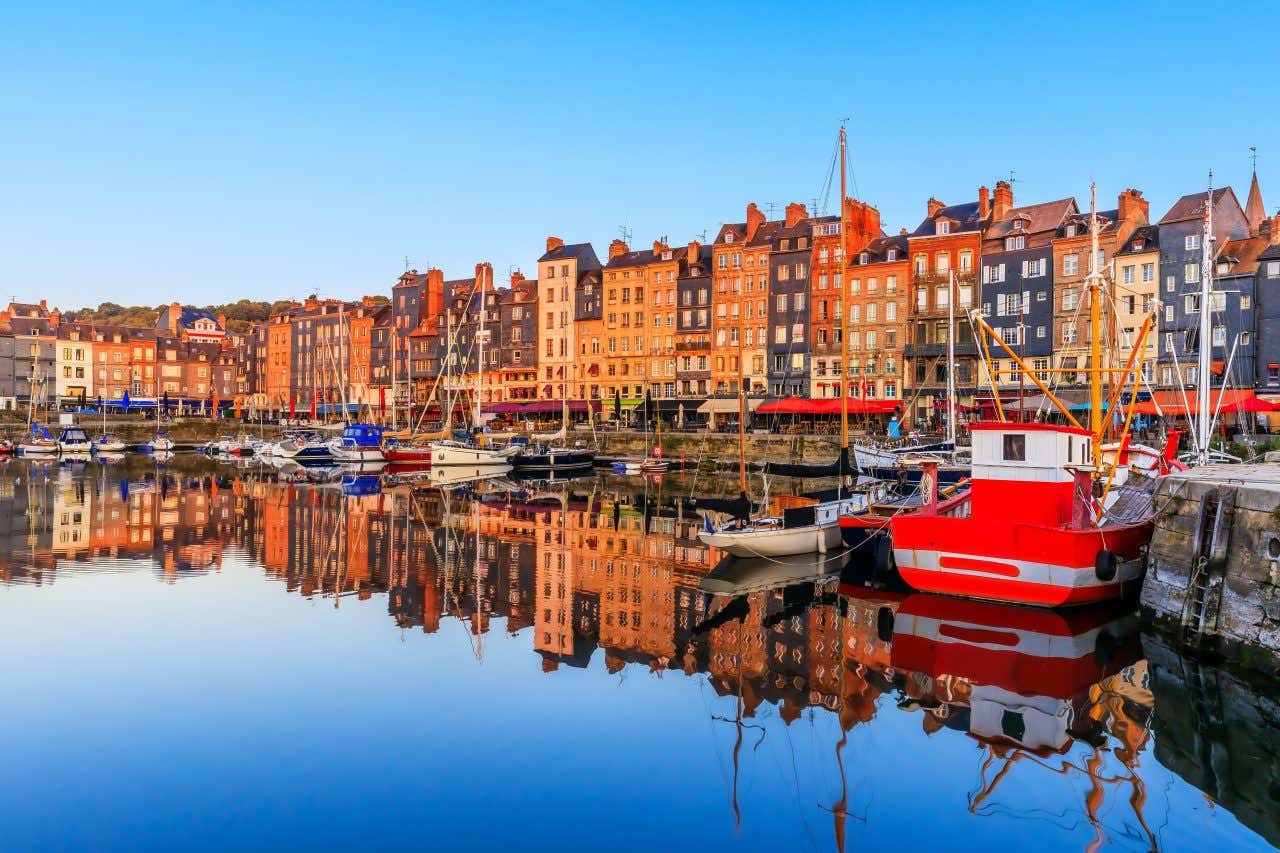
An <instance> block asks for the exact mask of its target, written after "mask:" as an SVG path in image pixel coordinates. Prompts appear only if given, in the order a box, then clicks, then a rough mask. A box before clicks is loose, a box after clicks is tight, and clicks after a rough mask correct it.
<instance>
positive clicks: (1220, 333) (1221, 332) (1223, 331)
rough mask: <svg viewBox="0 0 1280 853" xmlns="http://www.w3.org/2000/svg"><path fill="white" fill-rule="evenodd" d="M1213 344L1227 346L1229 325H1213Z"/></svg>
mask: <svg viewBox="0 0 1280 853" xmlns="http://www.w3.org/2000/svg"><path fill="white" fill-rule="evenodd" d="M1213 345H1214V346H1215V347H1225V346H1226V345H1227V327H1226V326H1214V327H1213Z"/></svg>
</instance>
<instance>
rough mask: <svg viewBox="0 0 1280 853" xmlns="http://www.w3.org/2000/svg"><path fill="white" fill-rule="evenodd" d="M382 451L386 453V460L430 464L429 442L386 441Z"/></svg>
mask: <svg viewBox="0 0 1280 853" xmlns="http://www.w3.org/2000/svg"><path fill="white" fill-rule="evenodd" d="M383 452H384V453H386V456H387V461H388V462H392V463H400V464H411V465H419V464H420V465H424V466H430V464H431V445H429V444H409V443H401V442H388V443H387V445H386V447H385V448H383Z"/></svg>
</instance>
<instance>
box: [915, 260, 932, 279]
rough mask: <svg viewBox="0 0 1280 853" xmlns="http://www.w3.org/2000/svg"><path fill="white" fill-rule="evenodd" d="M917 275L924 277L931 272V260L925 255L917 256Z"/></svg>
mask: <svg viewBox="0 0 1280 853" xmlns="http://www.w3.org/2000/svg"><path fill="white" fill-rule="evenodd" d="M915 266H916V275H924V274H925V273H927V272H928V271H929V259H928V258H927V257H925V256H924V255H916V264H915Z"/></svg>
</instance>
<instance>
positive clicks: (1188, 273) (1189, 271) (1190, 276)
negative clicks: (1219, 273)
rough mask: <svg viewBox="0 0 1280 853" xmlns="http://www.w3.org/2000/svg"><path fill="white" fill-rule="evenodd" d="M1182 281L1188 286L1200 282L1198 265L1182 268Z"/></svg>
mask: <svg viewBox="0 0 1280 853" xmlns="http://www.w3.org/2000/svg"><path fill="white" fill-rule="evenodd" d="M1182 279H1183V281H1185V282H1187V283H1188V284H1192V283H1194V282H1198V281H1199V280H1200V265H1199V264H1187V265H1186V266H1184V267H1183V268H1182Z"/></svg>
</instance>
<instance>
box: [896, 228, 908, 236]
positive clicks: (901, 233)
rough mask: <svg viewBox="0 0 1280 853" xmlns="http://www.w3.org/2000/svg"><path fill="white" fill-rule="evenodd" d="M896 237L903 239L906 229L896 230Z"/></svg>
mask: <svg viewBox="0 0 1280 853" xmlns="http://www.w3.org/2000/svg"><path fill="white" fill-rule="evenodd" d="M898 236H899V237H905V236H907V229H905V228H899V229H898Z"/></svg>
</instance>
